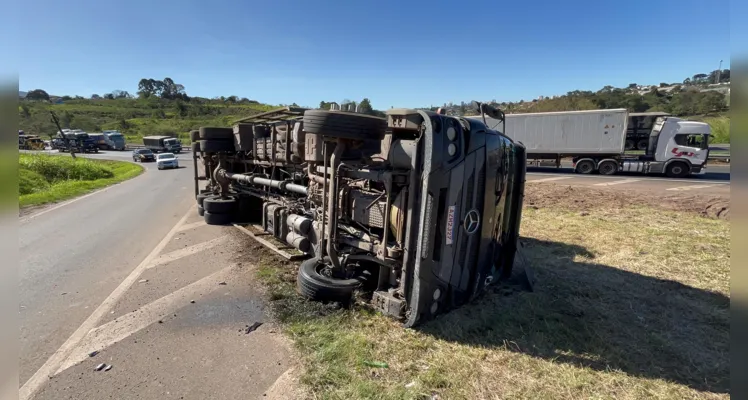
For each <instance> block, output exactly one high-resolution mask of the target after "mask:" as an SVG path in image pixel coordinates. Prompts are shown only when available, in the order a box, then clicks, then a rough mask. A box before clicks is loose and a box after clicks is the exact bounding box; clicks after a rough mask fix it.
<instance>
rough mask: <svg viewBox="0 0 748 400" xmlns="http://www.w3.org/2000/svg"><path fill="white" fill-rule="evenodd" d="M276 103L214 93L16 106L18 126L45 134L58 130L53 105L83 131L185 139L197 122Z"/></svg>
mask: <svg viewBox="0 0 748 400" xmlns="http://www.w3.org/2000/svg"><path fill="white" fill-rule="evenodd" d="M180 105H181V106H180ZM180 107H181V108H180ZM276 107H277V106H274V105H268V104H260V103H242V104H232V103H227V102H222V101H220V100H214V99H202V100H199V101H198V100H194V101H191V102H184V103H181V102H176V101H169V100H157V99H115V100H90V99H80V100H68V101H66V102H64V103H62V104H49V103H47V102H35V101H22V102H20V103H19V106H18V112H19V128H20V129H23V130H24V131H25V132H27V133H32V134H38V135H41V136H43V137H44V138H48V137H49V135H50V134H54V133H55V132H56V131H57V128H56V127H55V125H54V124H52V122H51V120H50V114H49V111H54V112H55V113H56V114H57V116H58V117H59V118H60V121H61V124H62V127H63V128H68V127H69V128H78V129H83V130H85V131H87V132H101V131H102V130H105V129H116V130H119V131H121V132H122V133H123V134H124V135H125V136H126V139H127V141H128V142H130V143H142V138H143V136H149V135H175V136H177V137H179V138H180V139H182V141H183V142H187V143H189V131H190V130H193V129H198V128H199V127H201V126H226V127H228V126H231V124H232V122H233V121H235V120H237V119H239V118H242V117H247V116H250V115H254V114H258V113H261V112H265V111H269V110H271V109H273V108H276Z"/></svg>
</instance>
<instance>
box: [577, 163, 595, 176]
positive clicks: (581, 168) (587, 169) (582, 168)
mask: <svg viewBox="0 0 748 400" xmlns="http://www.w3.org/2000/svg"><path fill="white" fill-rule="evenodd" d="M594 171H595V163H594V162H593V161H592V160H582V161H579V162H578V163H577V165H576V166H575V167H574V172H576V173H578V174H591V173H592V172H594Z"/></svg>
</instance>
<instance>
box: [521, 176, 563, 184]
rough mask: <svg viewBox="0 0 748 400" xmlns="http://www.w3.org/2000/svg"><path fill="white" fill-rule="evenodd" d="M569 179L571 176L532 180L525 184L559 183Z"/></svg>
mask: <svg viewBox="0 0 748 400" xmlns="http://www.w3.org/2000/svg"><path fill="white" fill-rule="evenodd" d="M571 178H572V177H571V176H554V177H551V178H543V179H533V180H530V179H528V180H527V183H534V182H550V181H560V180H564V179H571Z"/></svg>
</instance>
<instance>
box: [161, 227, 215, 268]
mask: <svg viewBox="0 0 748 400" xmlns="http://www.w3.org/2000/svg"><path fill="white" fill-rule="evenodd" d="M227 237H228V235H223V236H219V237H217V238H215V239H213V240H209V241H207V242H202V243H198V244H195V245H192V246H189V247H185V248H183V249H179V250H174V251H172V252H170V253H166V254H161V255H160V256H158V257H156V258H155V259H153V261H152V262H151V263H150V264H149V265H148V267H147V269H150V268H153V267H156V266H159V265H161V264H166V263H169V262H172V261H174V260H179V259H180V258H184V257H187V256H191V255H193V254H196V253H199V252H201V251H203V250H208V249H210V248H213V247H216V246H218V245H219V244H220V243H221V242H223V241H224V240H225V239H226V238H227Z"/></svg>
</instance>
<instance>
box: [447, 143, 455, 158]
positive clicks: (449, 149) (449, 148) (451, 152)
mask: <svg viewBox="0 0 748 400" xmlns="http://www.w3.org/2000/svg"><path fill="white" fill-rule="evenodd" d="M447 153H449V155H450V156H453V155H455V153H457V146H455V144H454V143H450V144H449V146H447Z"/></svg>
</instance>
